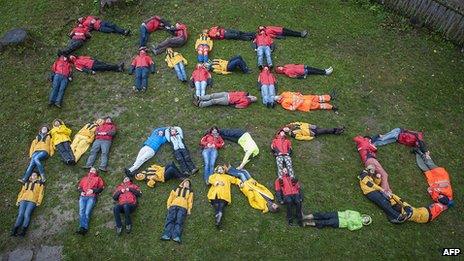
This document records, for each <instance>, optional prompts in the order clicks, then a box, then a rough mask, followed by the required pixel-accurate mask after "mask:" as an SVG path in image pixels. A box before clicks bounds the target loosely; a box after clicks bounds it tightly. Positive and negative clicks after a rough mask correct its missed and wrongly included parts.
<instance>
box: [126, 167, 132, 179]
mask: <svg viewBox="0 0 464 261" xmlns="http://www.w3.org/2000/svg"><path fill="white" fill-rule="evenodd" d="M124 173H125V174H126V176H127V177H129V178H132V177H133V176H134V174H132V172H131V171H130V170H129V169H128V168H124Z"/></svg>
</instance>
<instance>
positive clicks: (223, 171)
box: [214, 165, 225, 174]
mask: <svg viewBox="0 0 464 261" xmlns="http://www.w3.org/2000/svg"><path fill="white" fill-rule="evenodd" d="M214 172H216V173H218V174H224V173H225V170H224V166H222V165H218V166H216V168H215V169H214Z"/></svg>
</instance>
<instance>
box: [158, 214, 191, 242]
mask: <svg viewBox="0 0 464 261" xmlns="http://www.w3.org/2000/svg"><path fill="white" fill-rule="evenodd" d="M186 216H187V209H185V208H183V207H179V206H172V207H170V208H169V209H168V215H167V216H166V223H165V224H164V232H163V236H167V237H169V238H176V237H178V238H179V239H180V237H181V236H182V228H183V226H184V221H185V217H186Z"/></svg>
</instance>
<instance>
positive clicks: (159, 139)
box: [143, 127, 168, 151]
mask: <svg viewBox="0 0 464 261" xmlns="http://www.w3.org/2000/svg"><path fill="white" fill-rule="evenodd" d="M165 130H166V127H160V128H156V129H154V130H153V132H152V133H151V135H150V137H148V139H147V140H146V141H145V142H144V143H143V145H145V146H148V147H150V148H152V149H153V150H154V151H158V149H159V148H160V147H161V145H163V144H164V143H166V142H167V141H168V140H167V139H166V137H165V136H164V131H165ZM159 131H162V132H163V135H161V136H158V132H159Z"/></svg>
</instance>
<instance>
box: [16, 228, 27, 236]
mask: <svg viewBox="0 0 464 261" xmlns="http://www.w3.org/2000/svg"><path fill="white" fill-rule="evenodd" d="M26 231H27V227H22V229H21V232H19V234H18V236H20V237H24V236H25V235H26Z"/></svg>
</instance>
